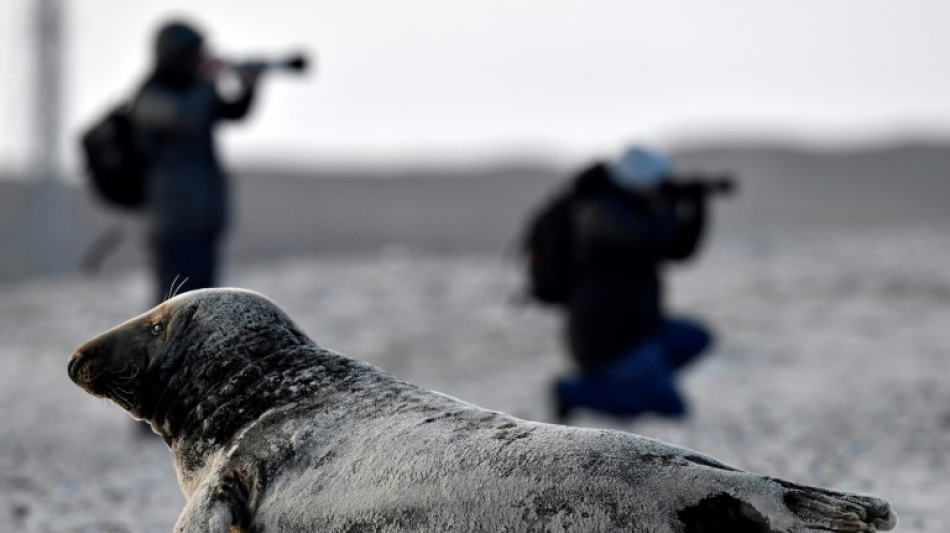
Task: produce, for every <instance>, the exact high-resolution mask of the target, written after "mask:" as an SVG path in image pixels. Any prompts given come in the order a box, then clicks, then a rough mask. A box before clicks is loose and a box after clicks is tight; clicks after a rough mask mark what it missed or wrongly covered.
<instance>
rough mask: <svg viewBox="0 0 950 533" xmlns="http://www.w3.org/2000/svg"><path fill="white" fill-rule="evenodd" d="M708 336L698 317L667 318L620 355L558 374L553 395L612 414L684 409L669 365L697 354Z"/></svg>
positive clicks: (568, 403) (666, 412) (674, 412)
mask: <svg viewBox="0 0 950 533" xmlns="http://www.w3.org/2000/svg"><path fill="white" fill-rule="evenodd" d="M711 342H712V337H711V335H710V334H709V332H708V331H707V330H706V329H705V328H703V327H702V326H700V325H699V324H698V323H695V322H691V321H687V320H666V321H665V322H664V323H663V324H661V326H660V328H659V329H658V330H657V331H656V332H655V333H653V334H651V335H648V336H647V337H644V338H643V339H642V340H641V341H640V342H639V343H638V344H637V345H635V346H633V347H632V348H630V349H629V350H627V351H626V352H624V353H623V354H622V355H621V356H620V357H618V358H616V359H614V360H613V361H610V362H609V363H607V364H605V365H603V366H601V367H600V368H597V369H596V370H594V371H591V372H587V373H585V374H581V375H578V376H570V377H566V378H561V379H559V380H558V382H557V384H556V388H557V389H556V392H557V395H558V399H559V401H560V402H561V404H562V405H564V406H566V407H568V408H571V409H573V408H576V407H582V408H587V409H592V410H595V411H600V412H603V413H607V414H612V415H624V416H634V415H638V414H641V413H644V412H648V411H653V412H656V413H659V414H662V415H667V416H679V415H683V414H685V413H686V403H685V402H684V401H683V398H682V396H680V394H679V392H678V391H677V389H676V384H675V382H674V371H675V370H676V369H678V368H681V367H683V366H685V365H686V364H688V363H689V362H691V361H693V360H695V359H696V357H698V356H699V354H700V353H702V352H703V350H705V349H706V348H707V347H708V346H709V345H710V344H711Z"/></svg>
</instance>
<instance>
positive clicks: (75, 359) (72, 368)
mask: <svg viewBox="0 0 950 533" xmlns="http://www.w3.org/2000/svg"><path fill="white" fill-rule="evenodd" d="M83 357H84V356H83V354H82V352H76V353H74V354H73V355H72V356H70V358H69V366H68V367H67V372H68V373H69V379H71V380H73V381H74V382H76V383H79V369H80V368H82V365H83Z"/></svg>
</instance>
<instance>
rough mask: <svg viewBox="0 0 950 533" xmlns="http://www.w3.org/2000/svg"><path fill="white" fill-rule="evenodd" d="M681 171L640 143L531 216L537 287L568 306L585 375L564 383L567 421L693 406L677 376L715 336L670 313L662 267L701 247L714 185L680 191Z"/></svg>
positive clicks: (678, 411)
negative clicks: (589, 414) (676, 176)
mask: <svg viewBox="0 0 950 533" xmlns="http://www.w3.org/2000/svg"><path fill="white" fill-rule="evenodd" d="M671 174H672V166H671V164H670V161H669V160H668V159H667V158H666V157H664V156H662V155H660V154H658V153H655V152H652V151H649V150H646V149H643V148H639V147H634V148H631V149H629V150H627V151H626V152H625V153H624V154H623V155H622V157H620V158H619V160H617V161H615V162H610V163H597V164H595V165H593V166H592V167H590V168H587V169H586V170H584V171H583V172H581V173H580V175H578V176H577V177H576V178H575V179H574V180H573V181H572V182H571V184H570V185H569V187H568V190H566V191H565V192H563V193H562V194H560V195H558V196H556V197H555V198H554V199H553V200H552V202H551V203H549V204H548V205H547V206H545V207H544V208H543V209H542V210H541V211H540V212H539V214H538V215H537V216H536V217H535V219H534V220H533V224H532V226H531V229H530V233H529V235H528V240H527V243H526V249H527V250H526V251H527V252H528V256H529V261H530V265H529V268H530V273H531V278H532V279H531V280H532V290H533V292H534V295H535V297H536V298H538V299H539V300H541V301H542V302H545V303H548V304H554V305H558V306H561V307H563V308H565V309H566V311H567V341H568V348H569V352H570V355H571V357H572V359H573V360H574V362H575V363H576V365H577V367H578V370H579V373H578V374H577V375H574V376H569V377H565V378H562V379H559V380H558V381H557V383H556V384H555V391H554V392H555V401H556V411H557V416H558V419H559V420H560V421H562V422H563V421H565V420H566V419H567V417H568V415H569V414H570V412H571V411H572V410H574V409H575V408H586V409H591V410H595V411H600V412H603V413H608V414H612V415H621V416H635V415H638V414H641V413H645V412H655V413H658V414H661V415H666V416H678V415H682V414H684V413H685V411H686V405H685V402H684V401H683V399H682V397H681V396H680V394H679V392H678V391H677V388H676V385H675V382H674V371H675V370H676V369H678V368H681V367H682V366H683V365H685V364H687V363H688V362H690V361H692V360H693V359H695V358H696V357H697V356H698V355H699V354H700V353H701V352H702V351H703V350H705V349H706V348H707V347H708V346H709V344H710V342H711V336H710V334H709V333H708V332H707V330H706V329H705V328H704V327H703V326H701V325H700V324H698V323H695V322H691V321H686V320H681V319H673V318H670V317H667V316H666V315H665V313H664V311H663V306H662V301H663V288H662V282H661V279H660V274H661V268H662V265H663V263H665V262H667V261H679V260H685V259H688V258H689V257H691V256H692V255H693V253H694V252H695V251H696V249H697V245H698V244H699V242H700V239H701V237H702V235H703V231H704V228H705V226H706V220H707V216H708V215H707V208H706V196H707V193H708V192H709V191H710V189H709V188H708V187H705V186H703V185H702V184H701V183H699V182H697V183H694V184H691V185H683V186H675V185H674V184H673V182H672V181H671V180H668V179H667V178H668V177H670V175H671ZM557 213H560V214H557ZM555 250H556V251H555ZM543 262H547V263H548V265H546V266H545V265H543V264H542V263H543ZM545 271H546V272H545Z"/></svg>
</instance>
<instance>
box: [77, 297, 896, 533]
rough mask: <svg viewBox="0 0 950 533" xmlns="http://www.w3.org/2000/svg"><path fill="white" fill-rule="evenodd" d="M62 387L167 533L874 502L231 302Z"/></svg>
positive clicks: (169, 305) (174, 307) (183, 319)
mask: <svg viewBox="0 0 950 533" xmlns="http://www.w3.org/2000/svg"><path fill="white" fill-rule="evenodd" d="M69 375H70V377H71V378H72V379H73V380H74V381H75V382H76V383H77V384H79V385H80V386H82V387H83V388H85V389H86V390H87V391H89V392H90V393H92V394H95V395H98V396H104V397H108V398H111V399H113V400H115V401H116V403H118V404H119V405H121V406H122V407H123V408H124V409H126V410H128V411H129V412H130V413H131V414H132V415H133V416H134V417H136V418H140V419H144V420H147V421H149V422H150V423H151V424H152V427H153V428H154V429H155V431H156V432H158V433H159V434H161V436H162V437H163V438H164V439H165V442H166V443H167V444H168V445H169V446H170V447H171V449H172V451H173V452H174V457H175V466H176V469H177V472H178V477H179V482H180V484H181V488H182V490H183V491H184V493H185V496H186V497H187V498H188V503H187V506H186V507H185V510H184V511H183V512H182V515H181V517H180V518H179V520H178V524H177V525H176V529H175V530H176V531H181V532H198V531H201V532H215V533H226V532H228V531H229V530H230V531H232V532H233V531H245V532H258V533H261V532H267V533H277V532H310V531H484V532H496V531H525V532H527V531H634V532H643V533H647V532H650V533H654V532H663V533H713V532H718V533H726V532H728V533H742V532H787V533H804V532H819V531H821V532H826V531H841V532H848V531H850V532H859V531H861V532H873V531H878V530H881V531H883V530H889V529H891V528H893V527H894V525H895V524H896V521H897V520H896V515H895V514H894V513H893V512H892V511H891V510H890V506H889V505H888V503H887V502H886V501H884V500H881V499H878V498H873V497H868V496H858V495H854V494H849V493H842V492H835V491H830V490H825V489H819V488H814V487H805V486H801V485H796V484H793V483H789V482H787V481H782V480H778V479H772V478H768V477H763V476H759V475H756V474H752V473H749V472H744V471H741V470H738V469H736V468H732V467H730V466H727V465H724V464H722V463H720V462H718V461H716V460H715V459H712V458H710V457H707V456H704V455H701V454H699V453H696V452H693V451H691V450H687V449H684V448H679V447H676V446H672V445H669V444H665V443H663V442H659V441H656V440H652V439H647V438H644V437H640V436H637V435H632V434H628V433H622V432H618V431H609V430H595V429H578V428H570V427H565V426H557V425H550V424H541V423H536V422H527V421H524V420H519V419H517V418H513V417H510V416H508V415H505V414H502V413H497V412H493V411H487V410H485V409H481V408H479V407H476V406H474V405H471V404H467V403H465V402H462V401H460V400H457V399H455V398H451V397H449V396H445V395H443V394H439V393H436V392H431V391H427V390H423V389H420V388H418V387H415V386H413V385H411V384H409V383H406V382H403V381H400V380H399V379H397V378H395V377H393V376H391V375H389V374H387V373H385V372H383V371H381V370H379V369H378V368H375V367H373V366H370V365H368V364H365V363H362V362H359V361H355V360H353V359H349V358H347V357H344V356H342V355H339V354H336V353H333V352H331V351H328V350H325V349H323V348H320V347H319V346H317V345H316V344H315V343H314V342H312V341H311V340H310V339H309V338H307V336H306V335H304V334H303V333H302V332H301V331H300V330H299V329H298V328H297V326H296V325H295V324H294V323H293V322H292V321H291V320H290V319H289V318H288V317H287V316H286V315H284V313H283V312H281V311H280V309H278V308H277V306H275V305H274V304H273V303H272V302H270V301H269V300H267V299H266V298H264V297H263V296H261V295H259V294H257V293H254V292H250V291H244V290H236V289H209V290H202V291H195V292H190V293H186V294H183V295H181V296H177V297H175V298H173V299H171V300H169V301H167V302H165V303H164V304H162V305H160V306H158V307H156V308H155V309H153V310H151V311H149V312H148V313H146V314H144V315H142V316H140V317H138V318H135V319H132V320H130V321H128V322H126V323H124V324H122V325H120V326H117V327H115V328H113V329H111V330H109V331H107V332H105V333H103V334H102V335H100V336H99V337H96V338H95V339H93V340H91V341H89V342H88V343H86V344H85V345H83V346H82V347H81V348H79V350H78V351H77V352H76V354H75V355H73V358H72V359H71V361H70V364H69Z"/></svg>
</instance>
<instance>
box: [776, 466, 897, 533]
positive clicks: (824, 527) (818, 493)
mask: <svg viewBox="0 0 950 533" xmlns="http://www.w3.org/2000/svg"><path fill="white" fill-rule="evenodd" d="M773 481H776V482H778V483H779V484H781V485H782V486H783V487H784V488H785V496H784V501H785V506H786V507H788V509H789V510H790V511H791V512H793V513H794V514H795V515H797V516H798V517H799V518H800V519H801V520H802V522H803V527H802V529H801V530H800V531H802V532H803V533H804V532H806V531H808V532H810V531H840V532H843V533H847V532H855V533H858V532H860V533H874V532H876V531H890V530H892V529H894V527H895V526H897V513H895V512H894V511H893V510H891V504H889V503H888V502H887V501H885V500H882V499H881V498H875V497H873V496H862V495H859V494H851V493H847V492H838V491H832V490H827V489H820V488H817V487H806V486H803V485H797V484H794V483H789V482H788V481H781V480H777V479H776V480H773ZM796 531H798V530H796Z"/></svg>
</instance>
